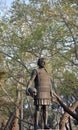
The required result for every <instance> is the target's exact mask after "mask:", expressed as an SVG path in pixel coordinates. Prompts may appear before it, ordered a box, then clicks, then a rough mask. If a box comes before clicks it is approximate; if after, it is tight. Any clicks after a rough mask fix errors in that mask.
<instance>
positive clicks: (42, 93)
mask: <svg viewBox="0 0 78 130" xmlns="http://www.w3.org/2000/svg"><path fill="white" fill-rule="evenodd" d="M37 64H38V69H34V70H33V71H32V74H31V77H30V80H29V81H28V83H27V90H26V93H27V94H28V95H30V96H32V97H34V105H35V112H34V130H36V129H39V127H40V126H39V118H40V117H39V115H40V112H42V118H43V122H42V124H43V128H44V129H49V126H48V106H49V105H50V103H51V97H52V85H51V81H50V76H49V74H48V72H47V70H46V69H45V61H44V58H40V59H38V62H37ZM33 81H34V88H35V89H34V88H32V87H31V85H32V82H33Z"/></svg>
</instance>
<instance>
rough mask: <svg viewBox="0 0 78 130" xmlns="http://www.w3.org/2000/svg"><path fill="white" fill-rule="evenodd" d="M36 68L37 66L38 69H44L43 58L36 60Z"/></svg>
mask: <svg viewBox="0 0 78 130" xmlns="http://www.w3.org/2000/svg"><path fill="white" fill-rule="evenodd" d="M38 66H39V67H40V68H44V67H45V61H44V58H40V59H39V60H38Z"/></svg>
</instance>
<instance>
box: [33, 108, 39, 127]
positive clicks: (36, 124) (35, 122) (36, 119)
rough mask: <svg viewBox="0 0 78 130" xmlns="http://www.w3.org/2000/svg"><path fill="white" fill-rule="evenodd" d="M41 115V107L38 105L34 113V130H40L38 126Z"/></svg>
mask: <svg viewBox="0 0 78 130" xmlns="http://www.w3.org/2000/svg"><path fill="white" fill-rule="evenodd" d="M39 114H40V107H39V106H38V105H36V106H35V112H34V130H37V129H39V126H38V123H39Z"/></svg>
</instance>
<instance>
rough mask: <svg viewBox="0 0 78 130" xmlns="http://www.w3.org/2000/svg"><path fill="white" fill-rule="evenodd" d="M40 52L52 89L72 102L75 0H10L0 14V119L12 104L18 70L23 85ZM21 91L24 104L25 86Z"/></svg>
mask: <svg viewBox="0 0 78 130" xmlns="http://www.w3.org/2000/svg"><path fill="white" fill-rule="evenodd" d="M0 12H1V13H2V8H1V9H0ZM41 56H42V57H44V58H45V59H46V68H47V69H48V71H49V73H50V75H51V77H52V81H53V83H54V86H53V89H54V90H55V91H56V92H57V93H58V94H59V95H60V96H61V97H62V99H63V100H64V101H65V103H66V104H68V105H69V106H70V105H72V104H73V103H74V102H76V101H77V100H78V2H77V1H76V0H69V1H68V0H63V1H62V0H56V1H54V0H29V1H28V2H27V1H26V0H14V2H13V3H12V4H11V7H10V8H9V10H7V9H6V11H5V13H3V14H2V15H1V16H0V82H1V83H0V106H1V107H0V117H1V119H0V122H1V121H2V120H7V119H8V117H9V115H10V112H12V111H13V110H14V108H15V104H14V101H15V100H16V88H17V83H18V82H19V80H18V74H19V72H20V74H21V76H22V77H23V82H22V83H20V84H21V86H23V87H24V88H26V83H27V81H28V78H29V75H30V72H31V71H32V69H33V68H35V67H37V64H36V62H37V59H38V58H39V57H41ZM23 95H24V102H25V105H24V106H27V102H26V97H25V96H26V95H25V90H23ZM31 100H32V99H30V100H29V102H30V104H31V102H32V101H31ZM9 106H11V107H9ZM54 108H55V109H56V108H57V107H54ZM25 109H26V108H25ZM24 111H25V113H27V112H26V110H24ZM59 111H60V109H59ZM61 111H62V109H61ZM57 112H58V111H57ZM50 113H51V115H53V111H52V110H50ZM59 113H60V112H58V114H59ZM1 115H2V116H1ZM60 116H61V114H60ZM53 117H56V115H53ZM53 117H52V118H53ZM25 118H27V116H26V115H25ZM50 118H51V117H50Z"/></svg>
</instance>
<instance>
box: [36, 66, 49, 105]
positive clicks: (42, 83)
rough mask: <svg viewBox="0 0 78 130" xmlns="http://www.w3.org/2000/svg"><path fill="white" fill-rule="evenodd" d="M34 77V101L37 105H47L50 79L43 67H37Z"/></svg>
mask: <svg viewBox="0 0 78 130" xmlns="http://www.w3.org/2000/svg"><path fill="white" fill-rule="evenodd" d="M35 71H36V77H35V79H34V83H35V88H36V90H37V96H36V103H37V104H39V105H49V104H50V103H51V93H52V90H51V81H50V76H49V74H48V72H47V71H46V69H45V68H41V69H37V70H35Z"/></svg>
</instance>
